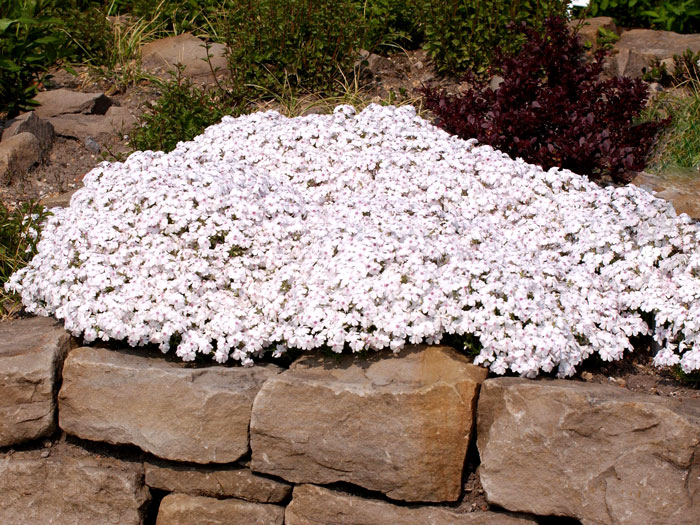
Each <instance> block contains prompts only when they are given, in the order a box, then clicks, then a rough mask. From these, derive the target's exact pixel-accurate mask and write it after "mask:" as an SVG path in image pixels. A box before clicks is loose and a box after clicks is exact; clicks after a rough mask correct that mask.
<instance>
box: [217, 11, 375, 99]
mask: <svg viewBox="0 0 700 525" xmlns="http://www.w3.org/2000/svg"><path fill="white" fill-rule="evenodd" d="M357 7H358V5H357V3H356V1H355V0H242V1H240V2H237V3H236V5H235V6H234V7H233V8H231V9H229V10H227V12H226V18H225V20H224V23H223V27H224V31H225V37H224V40H225V41H226V43H227V44H228V46H229V49H230V50H231V51H230V54H229V57H228V59H229V60H228V66H229V71H230V72H231V80H232V85H233V87H234V89H236V90H239V91H241V90H243V89H244V87H245V86H249V85H255V86H259V87H260V88H262V89H263V90H274V89H275V87H276V86H281V85H285V83H288V84H289V85H290V86H291V87H292V88H302V89H304V90H307V91H319V92H322V93H335V92H337V91H338V90H339V88H340V82H341V80H342V79H343V75H347V73H348V72H350V71H351V70H352V67H353V64H354V61H355V57H356V52H357V50H358V49H359V48H360V46H361V44H362V43H363V41H364V34H365V22H364V18H363V13H362V11H361V10H360V9H358V8H357Z"/></svg>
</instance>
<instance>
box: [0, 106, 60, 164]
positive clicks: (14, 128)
mask: <svg viewBox="0 0 700 525" xmlns="http://www.w3.org/2000/svg"><path fill="white" fill-rule="evenodd" d="M20 133H31V134H32V135H34V136H35V137H36V139H37V140H38V141H39V148H40V149H41V155H42V157H44V156H46V154H47V153H48V152H49V150H50V149H51V146H53V141H54V140H55V138H56V133H55V132H54V129H53V125H52V124H51V123H50V122H48V121H46V120H44V119H40V118H39V117H37V116H36V113H35V112H34V111H30V112H29V113H23V114H22V115H20V116H19V117H17V118H15V119H13V120H11V121H10V122H9V123H8V125H7V126H6V127H5V129H4V130H3V132H2V140H7V139H9V138H10V137H14V136H15V135H18V134H20Z"/></svg>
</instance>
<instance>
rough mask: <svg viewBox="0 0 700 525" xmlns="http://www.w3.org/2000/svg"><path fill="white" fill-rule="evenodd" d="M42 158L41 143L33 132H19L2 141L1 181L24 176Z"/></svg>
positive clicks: (9, 180) (0, 155)
mask: <svg viewBox="0 0 700 525" xmlns="http://www.w3.org/2000/svg"><path fill="white" fill-rule="evenodd" d="M40 160H41V145H40V144H39V140H38V139H37V138H36V137H35V136H34V135H32V134H31V133H18V134H17V135H13V136H12V137H10V138H8V139H7V140H3V141H2V142H0V182H2V184H9V183H10V182H12V181H13V180H14V179H16V178H18V177H22V176H24V175H25V174H26V173H27V171H28V170H29V168H31V167H32V166H34V165H35V164H36V163H38V162H39V161H40Z"/></svg>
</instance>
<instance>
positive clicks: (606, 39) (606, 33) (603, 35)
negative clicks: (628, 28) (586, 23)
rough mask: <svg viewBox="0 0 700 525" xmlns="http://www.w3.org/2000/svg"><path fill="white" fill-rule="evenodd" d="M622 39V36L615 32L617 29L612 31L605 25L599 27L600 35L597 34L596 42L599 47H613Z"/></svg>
mask: <svg viewBox="0 0 700 525" xmlns="http://www.w3.org/2000/svg"><path fill="white" fill-rule="evenodd" d="M618 40H620V36H619V35H618V34H617V33H615V31H610V29H606V28H604V27H599V28H598V35H597V36H596V42H597V44H598V47H602V48H603V49H612V48H613V45H614V44H615V42H617V41H618Z"/></svg>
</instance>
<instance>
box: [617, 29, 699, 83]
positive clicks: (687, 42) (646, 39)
mask: <svg viewBox="0 0 700 525" xmlns="http://www.w3.org/2000/svg"><path fill="white" fill-rule="evenodd" d="M615 49H617V55H616V59H615V64H616V68H615V69H616V73H617V74H618V75H620V76H623V75H624V76H627V77H633V78H638V77H641V76H642V74H643V73H644V71H645V69H646V68H648V67H649V63H650V62H651V61H652V60H654V59H658V60H665V59H669V58H673V55H681V54H683V52H684V51H685V50H686V49H692V50H693V52H694V53H697V52H698V51H700V35H681V34H678V33H674V32H673V31H655V30H652V29H632V30H631V31H625V32H624V33H622V35H621V36H620V40H618V41H617V43H616V44H615Z"/></svg>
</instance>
